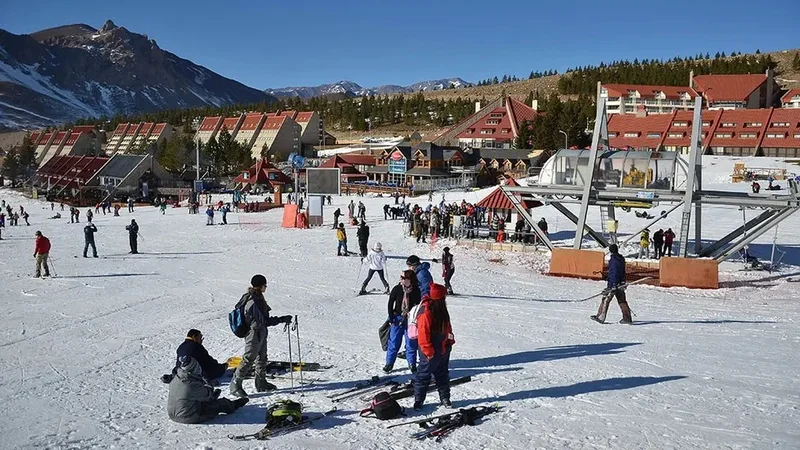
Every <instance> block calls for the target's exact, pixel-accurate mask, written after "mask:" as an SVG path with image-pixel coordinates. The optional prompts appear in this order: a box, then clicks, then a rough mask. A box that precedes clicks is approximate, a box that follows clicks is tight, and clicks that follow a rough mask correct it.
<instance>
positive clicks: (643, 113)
mask: <svg viewBox="0 0 800 450" xmlns="http://www.w3.org/2000/svg"><path fill="white" fill-rule="evenodd" d="M636 117H647V110H646V109H645V107H644V105H639V106H637V107H636Z"/></svg>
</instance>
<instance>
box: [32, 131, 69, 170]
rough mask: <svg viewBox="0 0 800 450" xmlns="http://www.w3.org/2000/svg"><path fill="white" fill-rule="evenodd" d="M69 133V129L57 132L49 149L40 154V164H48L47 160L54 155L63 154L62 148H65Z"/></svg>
mask: <svg viewBox="0 0 800 450" xmlns="http://www.w3.org/2000/svg"><path fill="white" fill-rule="evenodd" d="M68 135H69V133H68V132H67V131H59V132H56V133H55V136H54V137H53V140H52V142H51V143H50V145H49V146H48V147H47V151H46V152H45V153H44V154H43V155H41V156H40V157H41V159H40V160H39V166H41V165H42V164H46V163H47V161H49V160H50V159H52V158H53V157H54V156H58V155H60V154H61V149H62V148H64V144H65V143H66V142H67V136H68Z"/></svg>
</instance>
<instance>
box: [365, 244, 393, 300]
mask: <svg viewBox="0 0 800 450" xmlns="http://www.w3.org/2000/svg"><path fill="white" fill-rule="evenodd" d="M366 259H367V263H369V273H367V278H366V279H365V280H364V282H363V283H362V284H361V291H360V292H359V295H364V294H366V293H367V285H368V284H369V282H370V280H372V276H373V275H375V274H376V273H377V274H378V277H379V278H380V279H381V282H382V283H383V288H384V290H385V291H386V292H385V293H386V294H388V293H389V283H387V282H386V278H385V277H384V276H383V271H384V269H385V268H386V255H385V254H384V253H383V247H382V246H381V243H380V242H377V243H375V247H373V248H372V251H370V252H369V255H367V257H366Z"/></svg>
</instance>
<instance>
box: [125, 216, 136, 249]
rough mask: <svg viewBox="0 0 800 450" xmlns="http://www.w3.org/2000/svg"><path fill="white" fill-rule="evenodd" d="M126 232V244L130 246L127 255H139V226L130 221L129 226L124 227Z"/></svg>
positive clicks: (134, 220)
mask: <svg viewBox="0 0 800 450" xmlns="http://www.w3.org/2000/svg"><path fill="white" fill-rule="evenodd" d="M125 229H126V230H128V243H129V244H130V245H131V251H129V252H128V253H130V254H132V255H136V254H138V253H139V242H138V240H139V224H137V223H136V219H131V224H130V225H128V226H126V227H125Z"/></svg>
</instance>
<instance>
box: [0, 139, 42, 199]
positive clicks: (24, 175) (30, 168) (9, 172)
mask: <svg viewBox="0 0 800 450" xmlns="http://www.w3.org/2000/svg"><path fill="white" fill-rule="evenodd" d="M36 168H37V163H36V149H35V148H33V145H32V144H31V140H30V139H29V137H28V136H25V137H24V138H23V139H22V145H21V146H19V147H17V148H11V149H10V150H8V151H7V152H6V156H5V157H4V158H3V167H2V170H1V171H0V173H2V174H3V176H4V177H5V178H8V179H9V180H10V181H11V186H12V187H14V186H16V185H17V182H18V181H20V180H27V179H29V178H30V177H32V176H33V175H34V174H35V173H36Z"/></svg>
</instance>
